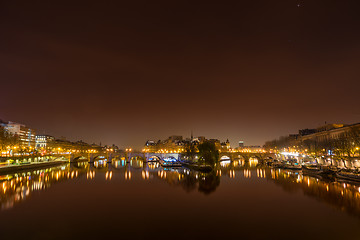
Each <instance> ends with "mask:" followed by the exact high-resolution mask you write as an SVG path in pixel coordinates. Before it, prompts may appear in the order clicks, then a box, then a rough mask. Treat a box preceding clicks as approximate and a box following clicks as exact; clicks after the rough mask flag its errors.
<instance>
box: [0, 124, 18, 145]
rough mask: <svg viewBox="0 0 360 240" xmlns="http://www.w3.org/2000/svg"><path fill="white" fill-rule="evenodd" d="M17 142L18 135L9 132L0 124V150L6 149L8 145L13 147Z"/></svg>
mask: <svg viewBox="0 0 360 240" xmlns="http://www.w3.org/2000/svg"><path fill="white" fill-rule="evenodd" d="M18 144H19V137H18V136H17V135H14V134H11V133H10V132H8V131H7V130H6V129H5V128H4V127H3V126H0V150H2V151H3V150H6V149H7V147H8V146H10V147H14V146H16V145H18Z"/></svg>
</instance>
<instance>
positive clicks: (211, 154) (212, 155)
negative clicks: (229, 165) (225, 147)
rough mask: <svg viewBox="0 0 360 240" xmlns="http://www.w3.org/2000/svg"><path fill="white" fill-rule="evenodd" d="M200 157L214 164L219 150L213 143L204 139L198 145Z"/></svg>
mask: <svg viewBox="0 0 360 240" xmlns="http://www.w3.org/2000/svg"><path fill="white" fill-rule="evenodd" d="M198 149H199V156H200V159H201V160H203V161H204V162H205V163H207V164H209V165H214V164H215V163H216V162H217V161H218V159H219V151H218V150H217V149H216V146H215V143H214V142H210V141H205V142H203V143H201V144H199V146H198Z"/></svg>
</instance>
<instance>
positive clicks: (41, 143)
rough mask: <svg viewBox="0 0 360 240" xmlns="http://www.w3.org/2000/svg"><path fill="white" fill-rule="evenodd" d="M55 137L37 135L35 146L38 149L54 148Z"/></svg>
mask: <svg viewBox="0 0 360 240" xmlns="http://www.w3.org/2000/svg"><path fill="white" fill-rule="evenodd" d="M54 140H55V138H54V137H53V136H49V135H36V136H35V143H36V144H35V147H36V148H37V149H50V148H52V145H53V142H54Z"/></svg>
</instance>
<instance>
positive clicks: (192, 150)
mask: <svg viewBox="0 0 360 240" xmlns="http://www.w3.org/2000/svg"><path fill="white" fill-rule="evenodd" d="M196 150H197V149H196V146H195V145H194V144H193V143H191V142H190V143H188V144H186V145H185V153H184V155H185V156H186V157H187V158H188V159H189V160H191V161H194V157H195V155H196Z"/></svg>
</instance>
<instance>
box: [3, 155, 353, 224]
mask: <svg viewBox="0 0 360 240" xmlns="http://www.w3.org/2000/svg"><path fill="white" fill-rule="evenodd" d="M76 178H83V179H84V180H85V181H86V180H87V181H99V180H102V181H104V180H105V181H111V182H113V181H125V182H127V184H132V183H133V182H134V183H136V182H137V181H149V183H150V184H151V185H152V186H153V187H156V185H157V184H158V183H159V182H165V183H166V184H168V185H171V186H174V187H178V188H180V189H182V190H183V191H185V192H187V193H189V192H199V193H202V194H205V195H209V194H211V193H213V192H215V191H216V190H217V189H218V188H219V187H220V183H221V180H222V179H223V180H224V179H225V178H226V179H229V180H228V181H230V182H228V184H236V182H235V181H234V180H235V179H238V180H244V181H245V180H246V183H249V184H252V182H253V181H260V182H261V181H265V182H268V181H269V180H270V181H271V182H273V183H275V184H276V185H278V186H280V187H281V188H282V189H283V190H284V191H286V192H289V193H295V192H299V191H301V192H303V193H304V194H305V195H306V196H309V197H312V198H315V199H317V200H318V201H321V202H325V203H327V204H330V205H331V206H334V207H336V208H337V209H339V210H342V211H346V212H348V213H350V214H352V215H356V216H358V217H360V183H354V182H344V181H339V180H337V179H321V178H320V177H319V178H318V177H315V176H307V175H303V174H302V173H301V172H299V171H296V172H294V171H291V170H285V169H272V168H269V167H265V166H261V165H259V162H258V160H257V159H249V161H244V160H242V159H239V160H235V161H229V160H224V161H222V162H220V163H219V165H217V166H216V167H215V169H214V170H213V171H211V172H209V173H202V172H198V171H194V170H190V169H187V168H183V167H180V168H163V167H161V166H160V164H159V163H158V162H144V161H142V160H141V159H132V160H131V161H129V162H126V161H125V160H114V161H112V162H110V163H108V162H106V161H104V160H99V161H95V162H94V163H88V162H78V163H75V164H71V165H70V164H65V165H63V166H59V167H53V168H47V169H41V170H36V171H31V172H21V173H14V174H8V175H2V176H0V207H1V209H2V210H4V209H9V208H12V207H13V206H15V205H16V204H17V203H19V202H21V201H24V200H26V199H28V198H29V196H31V194H32V193H33V192H36V191H42V190H45V189H47V188H49V187H50V186H51V185H53V184H55V183H57V182H61V181H64V180H68V181H71V179H76ZM265 182H264V183H265ZM134 186H135V185H134ZM135 187H136V186H135ZM119 191H120V190H119Z"/></svg>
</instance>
